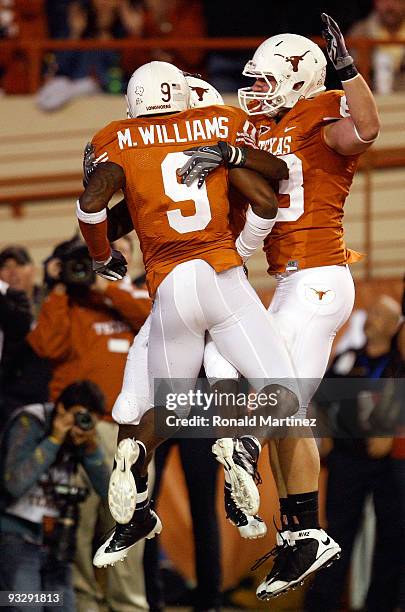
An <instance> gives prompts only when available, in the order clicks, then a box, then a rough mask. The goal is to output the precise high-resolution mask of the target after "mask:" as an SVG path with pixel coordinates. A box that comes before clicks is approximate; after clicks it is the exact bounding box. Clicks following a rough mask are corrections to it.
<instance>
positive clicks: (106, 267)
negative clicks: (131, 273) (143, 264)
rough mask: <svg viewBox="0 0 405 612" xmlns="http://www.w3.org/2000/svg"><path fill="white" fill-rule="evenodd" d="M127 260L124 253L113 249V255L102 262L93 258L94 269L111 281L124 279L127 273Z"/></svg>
mask: <svg viewBox="0 0 405 612" xmlns="http://www.w3.org/2000/svg"><path fill="white" fill-rule="evenodd" d="M127 269H128V265H127V260H126V259H125V257H124V256H123V254H122V253H120V252H119V251H116V250H115V249H112V250H111V257H110V259H108V260H107V261H106V262H104V263H101V262H99V261H95V260H94V259H93V270H94V272H95V273H96V274H98V275H99V276H101V277H102V278H105V279H106V280H109V281H117V280H122V279H123V278H124V276H125V275H126V273H127Z"/></svg>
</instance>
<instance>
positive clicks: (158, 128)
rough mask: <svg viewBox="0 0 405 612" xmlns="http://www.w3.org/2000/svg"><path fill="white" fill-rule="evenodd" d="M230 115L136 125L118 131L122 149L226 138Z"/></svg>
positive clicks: (119, 143) (119, 144)
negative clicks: (140, 145) (141, 145)
mask: <svg viewBox="0 0 405 612" xmlns="http://www.w3.org/2000/svg"><path fill="white" fill-rule="evenodd" d="M228 123H229V117H212V118H211V119H194V120H191V121H189V120H186V121H184V122H181V123H170V124H168V125H165V124H163V125H160V124H150V125H135V126H134V127H131V128H129V127H128V128H126V129H125V130H124V131H122V130H119V131H118V132H117V138H118V146H119V148H120V149H125V148H131V147H137V146H138V143H141V144H144V145H154V144H177V143H178V144H181V143H184V142H190V143H193V142H196V141H197V142H198V141H199V140H201V141H204V140H212V139H213V138H215V139H218V140H226V139H227V138H228V134H229V125H228Z"/></svg>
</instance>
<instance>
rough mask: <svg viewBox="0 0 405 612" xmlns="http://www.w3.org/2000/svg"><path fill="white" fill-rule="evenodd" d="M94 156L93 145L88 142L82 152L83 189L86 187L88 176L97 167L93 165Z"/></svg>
mask: <svg viewBox="0 0 405 612" xmlns="http://www.w3.org/2000/svg"><path fill="white" fill-rule="evenodd" d="M95 159H96V154H95V153H94V145H92V144H91V142H88V143H87V144H86V146H85V147H84V151H83V187H85V188H86V187H87V183H88V182H89V179H90V176H91V175H92V174H93V172H94V170H95V169H96V167H97V164H96V163H95Z"/></svg>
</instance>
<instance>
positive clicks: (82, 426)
mask: <svg viewBox="0 0 405 612" xmlns="http://www.w3.org/2000/svg"><path fill="white" fill-rule="evenodd" d="M103 413H104V397H103V394H102V392H101V390H100V389H99V388H98V387H97V385H95V384H94V383H92V382H90V381H81V382H76V383H73V384H71V385H69V386H67V387H66V388H65V389H64V390H63V391H62V393H61V394H60V396H59V397H58V398H57V400H56V401H55V405H54V406H53V405H52V404H33V405H29V406H24V407H22V408H19V409H17V411H16V412H15V413H14V414H13V415H12V416H11V417H10V419H9V421H8V423H7V424H6V428H5V430H4V433H3V435H2V439H1V454H0V457H1V464H0V479H1V507H0V590H4V591H17V592H24V591H57V592H60V593H62V594H63V608H61V607H55V608H53V607H52V605H48V606H47V607H46V609H47V610H52V609H55V610H61V609H63V610H65V611H69V612H72V611H73V610H75V602H74V593H73V584H72V570H71V562H72V560H73V556H74V552H75V551H74V549H75V543H76V533H75V532H76V526H77V518H78V513H79V503H80V502H82V501H83V499H84V498H85V496H86V494H87V491H86V489H81V488H78V487H77V486H74V483H73V480H72V479H73V477H74V475H75V473H76V471H77V467H78V466H79V465H81V466H83V468H84V470H85V472H86V474H87V476H88V478H89V479H90V482H91V485H92V486H93V488H94V490H95V491H96V492H97V494H98V495H100V496H102V497H104V498H105V497H106V496H107V490H108V479H109V469H108V466H107V465H106V463H105V460H104V454H103V452H102V450H101V448H100V447H99V445H98V442H97V435H96V421H97V419H98V418H99V417H100V416H102V415H103ZM21 609H22V608H21ZM36 609H37V610H38V609H41V610H42V607H37V608H36ZM12 610H20V608H19V607H18V606H14V607H13V608H12Z"/></svg>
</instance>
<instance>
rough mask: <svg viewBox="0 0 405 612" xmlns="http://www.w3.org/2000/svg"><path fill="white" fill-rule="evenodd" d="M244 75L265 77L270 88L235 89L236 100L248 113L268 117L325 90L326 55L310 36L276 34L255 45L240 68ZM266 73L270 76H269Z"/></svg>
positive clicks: (257, 77) (258, 77)
mask: <svg viewBox="0 0 405 612" xmlns="http://www.w3.org/2000/svg"><path fill="white" fill-rule="evenodd" d="M243 74H244V75H245V76H249V77H253V78H254V79H264V80H265V81H266V83H267V84H268V85H269V90H268V91H267V92H266V93H264V92H258V91H253V89H252V87H242V88H241V89H239V90H238V97H239V104H240V106H241V108H243V110H244V111H246V112H247V113H248V114H249V115H262V114H266V115H269V116H271V117H273V116H275V115H277V114H278V112H279V111H280V110H281V109H282V108H292V107H293V106H294V105H295V104H296V103H297V102H298V100H300V99H301V98H313V97H314V96H316V95H317V94H319V93H321V92H322V91H324V90H325V85H324V83H325V76H326V58H325V56H324V54H323V53H322V50H321V48H320V47H318V45H316V44H315V43H314V42H312V40H310V39H309V38H305V37H304V36H299V35H298V34H277V36H272V37H271V38H268V39H267V40H265V41H264V42H263V43H262V44H261V45H260V47H258V48H257V50H256V52H255V54H254V56H253V59H251V60H250V61H249V62H248V63H247V64H246V66H245V68H244V70H243ZM268 77H273V79H274V80H275V83H274V81H273V79H271V80H269V79H268Z"/></svg>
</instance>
